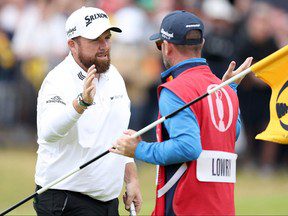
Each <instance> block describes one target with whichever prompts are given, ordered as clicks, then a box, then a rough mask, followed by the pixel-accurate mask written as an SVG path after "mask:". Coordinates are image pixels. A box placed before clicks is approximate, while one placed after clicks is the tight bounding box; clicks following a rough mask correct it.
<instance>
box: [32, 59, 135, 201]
mask: <svg viewBox="0 0 288 216" xmlns="http://www.w3.org/2000/svg"><path fill="white" fill-rule="evenodd" d="M85 76H86V72H85V71H83V70H82V69H81V67H80V66H79V65H78V64H77V63H76V62H75V60H74V58H73V57H72V55H71V54H69V55H68V56H67V57H66V59H65V60H64V61H62V62H61V63H60V64H59V65H58V66H57V67H55V68H54V69H53V70H52V71H50V72H49V74H48V75H47V77H46V78H45V80H44V82H43V84H42V86H41V89H40V91H39V95H38V104H37V129H38V144H39V149H38V151H37V153H38V158H37V164H36V174H35V182H36V184H37V185H40V186H42V187H43V186H45V185H47V184H48V183H50V182H52V181H54V180H55V179H57V178H59V177H61V176H63V175H65V174H67V173H70V172H71V171H72V170H73V169H75V168H76V167H79V166H80V165H82V164H84V163H85V162H87V161H89V160H90V159H92V158H94V157H96V156H98V155H99V154H101V153H103V152H105V151H106V150H108V149H109V148H110V147H112V143H113V142H114V141H115V140H116V139H117V138H119V137H120V136H121V135H122V134H123V131H124V130H126V129H127V127H128V123H129V118H130V100H129V98H128V95H127V91H126V87H125V84H124V81H123V78H122V77H121V75H120V74H119V72H118V71H117V69H116V68H115V67H114V66H113V65H110V69H109V70H108V71H107V72H106V73H105V74H101V75H100V78H99V80H98V79H95V84H96V95H95V98H94V104H93V105H92V106H90V107H89V108H88V109H87V110H86V111H85V112H84V113H83V114H79V113H77V112H76V110H75V109H74V108H73V105H72V101H73V100H74V99H75V98H76V97H77V95H78V94H79V93H81V92H83V84H84V79H85ZM133 161H134V160H133V159H131V158H127V157H124V156H120V155H116V154H113V153H109V154H107V155H105V156H104V157H102V158H101V159H99V160H97V161H95V162H94V163H92V164H90V165H89V166H87V167H85V168H84V169H82V170H80V171H79V172H78V173H76V174H74V175H72V176H70V177H69V178H67V179H66V180H64V181H62V182H60V183H58V184H57V185H55V186H54V187H52V188H54V189H62V190H70V191H77V192H81V193H83V194H86V195H89V196H91V197H93V198H95V199H97V200H101V201H108V200H111V199H114V198H116V197H118V196H119V194H120V192H121V189H122V186H123V178H124V171H125V164H126V163H127V162H133Z"/></svg>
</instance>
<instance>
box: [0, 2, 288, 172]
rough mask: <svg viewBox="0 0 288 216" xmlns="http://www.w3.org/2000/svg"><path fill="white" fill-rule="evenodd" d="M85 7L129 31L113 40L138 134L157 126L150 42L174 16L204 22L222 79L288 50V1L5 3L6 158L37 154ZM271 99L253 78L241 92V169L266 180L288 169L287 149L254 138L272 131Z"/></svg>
mask: <svg viewBox="0 0 288 216" xmlns="http://www.w3.org/2000/svg"><path fill="white" fill-rule="evenodd" d="M83 5H86V6H96V7H99V8H101V9H103V10H104V11H105V12H106V13H107V14H108V15H109V16H110V19H111V21H112V22H113V24H115V25H117V26H119V27H120V28H122V30H123V33H122V34H113V36H112V50H111V52H112V53H111V54H112V63H113V64H114V65H115V66H116V67H117V68H118V70H119V71H120V73H121V74H122V76H123V77H124V79H125V81H126V86H127V89H128V94H129V97H130V99H131V102H132V107H131V112H132V116H131V122H130V128H133V129H136V130H139V129H141V128H143V127H144V126H146V125H148V124H149V123H151V122H152V121H154V120H156V118H157V110H158V106H157V95H156V88H157V86H158V84H159V83H160V79H159V77H160V76H159V75H160V72H161V71H162V70H163V65H162V61H161V56H160V53H159V51H158V50H157V49H156V48H155V44H154V43H152V42H150V41H149V39H148V38H149V36H150V35H151V34H152V33H155V32H157V31H159V26H160V22H161V20H162V18H163V17H164V16H165V15H166V14H167V13H169V12H170V11H172V10H175V9H180V10H182V9H184V10H187V11H190V12H193V13H195V14H196V15H198V16H199V17H200V18H201V19H202V20H203V21H204V23H205V39H206V43H205V46H204V50H203V57H205V58H206V59H207V61H208V64H209V65H210V67H211V68H212V70H213V72H214V73H215V74H216V75H217V76H218V77H219V78H221V77H222V75H223V73H224V72H225V71H226V69H227V67H228V65H229V63H230V62H231V61H232V60H236V62H237V63H238V65H239V64H240V63H242V62H243V61H244V60H245V59H246V57H249V56H253V57H254V62H257V61H259V60H260V59H262V58H264V57H266V56H267V55H269V54H270V53H272V52H274V51H276V50H277V49H279V48H281V47H283V46H285V45H286V44H287V43H288V1H286V0H230V1H228V0H90V1H83V0H73V1H71V0H1V1H0V151H1V148H8V147H15V146H17V147H24V148H26V147H33V148H37V144H36V139H37V135H36V100H37V93H38V90H39V88H40V85H41V82H42V80H43V79H44V77H45V76H46V74H47V73H48V72H49V70H51V69H52V68H53V67H55V66H56V65H57V64H58V63H59V62H61V61H62V60H63V58H64V57H65V56H66V55H67V54H68V47H67V45H66V35H65V21H66V18H67V17H68V16H69V15H70V14H71V12H73V11H74V10H76V9H78V8H80V7H81V6H83ZM63 84H64V85H65V82H63ZM111 88H113V87H112V86H111ZM270 94H271V90H270V88H269V87H268V86H267V85H266V84H265V83H263V82H262V81H260V80H259V79H257V78H255V77H254V76H253V74H249V75H247V77H246V78H245V79H244V80H243V81H242V83H241V86H239V87H238V96H239V100H240V107H241V114H242V122H243V127H242V132H241V137H240V139H239V140H238V142H237V152H238V154H239V162H240V167H242V168H249V169H257V170H260V171H261V173H263V174H271V173H273V172H274V171H277V170H279V169H281V170H287V167H288V150H287V147H286V145H278V144H275V143H270V142H265V141H257V140H255V138H254V137H255V135H256V134H258V133H259V132H261V131H263V130H264V128H265V127H266V126H267V124H268V121H269V98H270ZM154 134H155V129H154V130H151V131H149V132H147V133H146V134H145V135H144V136H143V139H146V140H148V141H154V140H155V135H154Z"/></svg>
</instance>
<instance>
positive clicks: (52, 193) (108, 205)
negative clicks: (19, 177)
mask: <svg viewBox="0 0 288 216" xmlns="http://www.w3.org/2000/svg"><path fill="white" fill-rule="evenodd" d="M40 188H41V187H40V186H37V187H36V191H37V190H39V189H40ZM33 205H34V209H35V211H36V212H37V215H38V216H52V215H53V216H58V215H63V216H65V215H69V216H74V215H75V216H77V215H79V216H86V215H87V216H90V215H91V216H93V215H119V213H118V205H119V201H118V198H116V199H113V200H110V201H107V202H102V201H99V200H95V199H93V198H91V197H89V196H87V195H84V194H81V193H77V192H73V191H66V190H54V189H49V190H47V191H45V192H44V193H42V194H40V195H37V196H36V197H35V199H34V203H33Z"/></svg>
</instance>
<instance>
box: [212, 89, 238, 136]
mask: <svg viewBox="0 0 288 216" xmlns="http://www.w3.org/2000/svg"><path fill="white" fill-rule="evenodd" d="M216 86H217V85H216V84H212V85H209V86H208V88H207V90H208V91H209V90H211V89H212V88H214V87H216ZM208 105H209V110H210V115H211V120H212V123H213V125H214V126H215V128H216V129H217V130H219V131H220V132H224V131H226V130H228V128H229V127H230V126H231V124H232V120H233V106H232V101H231V98H230V96H229V94H228V92H227V91H226V90H225V89H224V88H222V89H220V90H218V91H216V92H215V93H214V94H211V95H209V96H208ZM225 109H228V112H224V111H225ZM225 113H228V115H227V114H226V115H225Z"/></svg>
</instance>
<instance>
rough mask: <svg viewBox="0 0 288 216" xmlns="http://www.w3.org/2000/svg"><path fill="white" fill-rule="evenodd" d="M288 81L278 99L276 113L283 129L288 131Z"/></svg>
mask: <svg viewBox="0 0 288 216" xmlns="http://www.w3.org/2000/svg"><path fill="white" fill-rule="evenodd" d="M287 102H288V81H287V82H286V83H285V84H284V85H283V87H282V88H281V89H280V91H279V93H278V96H277V99H276V113H277V117H278V119H279V122H280V125H281V127H282V128H283V129H284V130H286V131H288V103H287Z"/></svg>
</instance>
